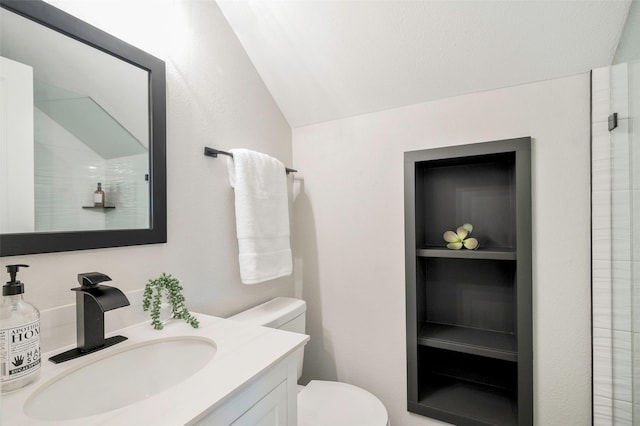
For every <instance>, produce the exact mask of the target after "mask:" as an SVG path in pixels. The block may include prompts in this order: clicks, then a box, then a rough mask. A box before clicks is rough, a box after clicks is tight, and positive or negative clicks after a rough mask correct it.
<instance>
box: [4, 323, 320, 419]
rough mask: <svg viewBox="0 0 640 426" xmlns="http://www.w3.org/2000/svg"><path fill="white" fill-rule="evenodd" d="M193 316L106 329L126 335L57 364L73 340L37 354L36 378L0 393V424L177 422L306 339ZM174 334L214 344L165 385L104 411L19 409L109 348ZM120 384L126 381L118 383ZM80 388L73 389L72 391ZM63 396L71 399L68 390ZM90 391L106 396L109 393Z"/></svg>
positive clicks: (214, 402) (206, 406)
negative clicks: (57, 417) (202, 360)
mask: <svg viewBox="0 0 640 426" xmlns="http://www.w3.org/2000/svg"><path fill="white" fill-rule="evenodd" d="M195 316H196V317H197V318H198V320H199V321H200V327H199V328H197V329H194V328H192V327H191V326H190V325H188V324H187V323H186V322H184V321H180V320H172V321H170V322H169V323H168V324H166V325H165V327H164V329H163V330H154V329H153V328H152V327H151V325H150V323H149V322H145V323H142V324H138V325H134V326H131V327H127V328H123V329H121V330H118V331H117V332H114V333H109V334H107V336H106V337H109V336H112V335H117V334H121V335H123V336H126V337H127V338H128V340H126V341H124V342H122V343H119V344H117V345H115V346H112V347H110V348H107V349H104V350H101V351H98V352H95V353H92V354H89V355H86V356H83V357H80V358H77V359H74V360H71V361H67V362H63V363H60V364H53V363H52V362H50V361H48V358H49V357H50V356H52V355H56V354H58V353H60V352H63V351H65V350H67V349H72V348H73V347H75V346H69V347H63V348H60V349H57V350H55V351H51V352H48V353H46V354H43V355H42V368H41V375H40V378H39V379H38V380H37V381H36V382H34V383H32V384H30V385H28V386H26V387H24V388H22V389H20V390H17V391H14V392H11V393H8V394H2V395H1V396H0V425H11V426H19V425H50V426H52V425H56V424H64V425H69V426H72V425H87V424H96V425H100V424H113V425H127V424H137V425H141V424H153V425H171V426H175V425H183V424H186V423H188V422H189V421H191V420H192V419H194V418H195V417H197V416H198V415H200V414H202V413H204V412H205V411H209V410H210V409H211V408H216V407H217V406H219V405H220V404H221V402H222V401H223V400H224V399H225V398H226V397H227V396H229V395H230V394H232V393H233V392H234V391H237V390H238V389H240V388H241V387H242V386H243V385H244V384H246V383H247V382H249V381H250V380H251V379H253V378H254V377H256V376H257V375H259V374H260V373H262V372H265V371H266V370H268V369H269V368H270V367H271V366H273V365H275V364H276V363H278V362H279V361H281V360H283V359H284V358H286V357H287V356H288V355H290V354H292V353H293V352H295V351H296V350H297V349H299V348H302V347H303V346H304V345H305V344H306V342H307V341H308V340H309V337H308V336H306V335H304V334H297V333H290V332H287V331H282V330H276V329H271V328H265V327H258V326H255V325H251V324H247V323H241V322H236V321H231V320H226V319H222V318H217V317H212V316H208V315H202V314H195ZM176 336H200V337H204V338H208V339H211V340H213V341H214V342H215V344H216V346H217V352H216V354H215V356H214V357H213V359H212V360H211V361H210V362H209V363H208V364H207V365H206V366H205V367H203V368H202V369H201V370H200V371H198V372H197V373H196V374H194V375H193V376H191V377H189V378H187V379H186V380H184V381H182V382H180V383H178V384H177V385H175V386H173V387H172V388H170V389H167V390H165V391H163V392H160V393H158V394H156V395H153V396H151V397H149V398H146V399H144V400H142V401H138V402H136V403H133V404H131V405H128V406H125V407H122V408H118V409H115V410H112V411H109V412H106V413H102V414H97V415H94V416H88V417H83V418H80V419H74V420H64V421H61V422H52V421H42V420H35V419H32V418H30V417H28V416H27V415H26V414H25V413H24V411H23V406H24V403H25V402H26V400H27V398H28V397H29V396H30V395H31V394H32V393H33V392H35V391H36V390H37V389H38V388H40V387H41V386H42V385H44V384H47V383H49V382H50V381H53V380H55V379H56V377H57V376H58V375H60V374H63V373H65V372H67V371H69V370H71V369H77V368H80V367H82V366H83V365H85V364H87V363H90V362H92V361H94V360H96V359H100V358H103V357H105V356H106V355H108V354H109V352H110V351H121V350H122V349H125V348H126V347H129V346H133V345H136V344H139V343H143V342H146V341H149V340H156V339H166V338H169V337H176ZM123 386H126V383H123ZM82 391H83V390H82V389H78V392H82ZM68 397H69V398H70V399H73V397H74V395H69V396H68ZM96 397H97V398H108V397H109V395H96Z"/></svg>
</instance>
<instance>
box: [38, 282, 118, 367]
mask: <svg viewBox="0 0 640 426" xmlns="http://www.w3.org/2000/svg"><path fill="white" fill-rule="evenodd" d="M104 281H111V278H109V277H108V276H107V275H105V274H102V273H100V272H86V273H84V274H78V282H79V283H80V287H76V288H72V289H71V290H73V291H75V292H77V293H76V328H77V333H76V336H77V341H78V347H77V348H75V349H71V350H69V351H66V352H63V353H61V354H58V355H55V356H52V357H51V358H49V361H51V362H54V363H56V364H57V363H60V362H64V361H68V360H70V359H74V358H78V357H81V356H83V355H86V354H89V353H92V352H96V351H99V350H101V349H104V348H108V347H109V346H113V345H115V344H116V343H120V342H122V341H124V340H127V338H126V337H124V336H113V337H109V338H108V339H105V338H104V313H105V312H106V311H110V310H112V309H117V308H122V307H123V306H129V299H127V296H125V295H124V293H123V292H122V291H121V290H120V289H117V288H115V287H110V286H107V285H103V284H100V283H101V282H104Z"/></svg>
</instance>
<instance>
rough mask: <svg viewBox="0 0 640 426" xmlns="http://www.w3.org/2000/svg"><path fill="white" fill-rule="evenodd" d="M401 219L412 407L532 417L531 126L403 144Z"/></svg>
mask: <svg viewBox="0 0 640 426" xmlns="http://www.w3.org/2000/svg"><path fill="white" fill-rule="evenodd" d="M464 223H471V224H472V225H473V226H474V229H473V233H472V236H473V237H475V238H477V239H478V241H479V242H480V247H479V249H478V250H466V249H461V250H449V249H447V248H446V243H445V241H444V240H443V237H442V235H443V233H444V232H445V231H448V230H453V231H455V229H456V228H457V227H458V226H460V225H462V224H464ZM405 227H406V237H405V242H406V286H407V287H406V300H407V374H408V380H407V383H408V388H407V408H408V410H409V411H411V412H414V413H418V414H422V415H425V416H429V417H433V418H436V419H440V420H443V421H446V422H450V423H453V424H456V425H531V424H533V343H532V308H531V293H532V291H531V138H528V137H527V138H518V139H508V140H501V141H493V142H485V143H479V144H471V145H464V146H455V147H447V148H437V149H428V150H422V151H412V152H407V153H405Z"/></svg>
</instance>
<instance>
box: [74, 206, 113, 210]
mask: <svg viewBox="0 0 640 426" xmlns="http://www.w3.org/2000/svg"><path fill="white" fill-rule="evenodd" d="M82 208H83V209H87V210H106V211H109V210H113V209H115V208H116V206H102V207H95V206H82Z"/></svg>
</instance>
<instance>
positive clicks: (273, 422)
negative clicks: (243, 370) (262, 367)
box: [191, 349, 303, 426]
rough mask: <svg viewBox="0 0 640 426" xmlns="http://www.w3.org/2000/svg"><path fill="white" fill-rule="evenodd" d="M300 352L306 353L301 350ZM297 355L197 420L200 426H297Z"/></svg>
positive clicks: (195, 423)
mask: <svg viewBox="0 0 640 426" xmlns="http://www.w3.org/2000/svg"><path fill="white" fill-rule="evenodd" d="M298 350H299V351H301V350H303V349H298ZM296 356H297V355H296V353H293V354H291V355H289V356H288V357H287V358H285V359H284V360H282V361H280V362H278V363H277V364H276V365H275V366H274V367H272V368H271V369H270V370H268V371H266V372H265V373H263V374H261V375H259V376H258V377H256V378H254V379H253V380H251V381H250V382H249V383H247V384H246V385H244V386H242V387H240V388H239V389H238V390H237V391H236V392H234V393H233V394H231V395H230V396H229V398H228V399H227V400H226V401H223V402H222V404H221V405H220V406H219V407H217V408H213V409H212V410H211V411H210V412H207V413H204V414H203V415H202V416H199V417H198V418H197V419H194V421H193V423H191V424H193V425H197V426H221V425H233V426H295V425H297V406H296V400H297V383H296V381H297V371H296V368H297V364H296Z"/></svg>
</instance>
